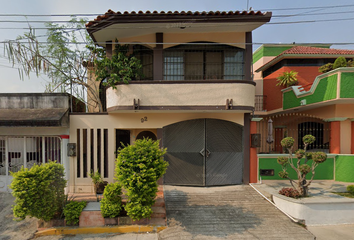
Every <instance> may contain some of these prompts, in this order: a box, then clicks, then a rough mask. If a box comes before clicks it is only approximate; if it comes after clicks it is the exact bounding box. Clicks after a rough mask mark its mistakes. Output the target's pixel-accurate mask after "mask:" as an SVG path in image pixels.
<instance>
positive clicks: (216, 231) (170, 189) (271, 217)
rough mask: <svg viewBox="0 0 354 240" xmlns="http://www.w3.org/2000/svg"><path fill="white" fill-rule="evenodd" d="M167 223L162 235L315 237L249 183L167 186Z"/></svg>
mask: <svg viewBox="0 0 354 240" xmlns="http://www.w3.org/2000/svg"><path fill="white" fill-rule="evenodd" d="M164 194H165V204H166V213H167V220H168V226H169V228H167V229H166V230H164V231H162V232H161V233H160V234H159V239H169V240H174V239H272V240H274V239H287V240H289V239H299V240H300V239H301V240H305V239H314V236H313V235H312V234H311V233H310V232H309V231H307V230H306V229H305V228H304V227H302V226H300V225H298V224H296V223H293V222H292V221H291V220H290V219H289V218H288V217H286V216H285V215H284V214H283V213H282V212H280V211H279V210H278V209H277V208H275V207H274V206H273V205H272V204H270V203H269V202H267V201H266V200H265V199H263V198H262V197H261V196H260V195H259V194H258V193H257V192H256V191H255V190H254V189H252V188H251V187H250V186H248V185H237V186H224V187H211V188H202V187H177V186H164Z"/></svg>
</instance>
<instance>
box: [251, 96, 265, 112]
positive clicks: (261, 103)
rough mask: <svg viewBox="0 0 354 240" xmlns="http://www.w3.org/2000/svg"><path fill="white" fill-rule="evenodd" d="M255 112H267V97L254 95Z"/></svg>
mask: <svg viewBox="0 0 354 240" xmlns="http://www.w3.org/2000/svg"><path fill="white" fill-rule="evenodd" d="M254 110H255V111H267V96H266V95H256V99H255V108H254Z"/></svg>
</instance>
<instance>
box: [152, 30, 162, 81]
mask: <svg viewBox="0 0 354 240" xmlns="http://www.w3.org/2000/svg"><path fill="white" fill-rule="evenodd" d="M158 43H161V44H158ZM162 43H163V33H156V47H155V48H154V58H153V68H154V71H153V75H154V79H153V80H163V44H162Z"/></svg>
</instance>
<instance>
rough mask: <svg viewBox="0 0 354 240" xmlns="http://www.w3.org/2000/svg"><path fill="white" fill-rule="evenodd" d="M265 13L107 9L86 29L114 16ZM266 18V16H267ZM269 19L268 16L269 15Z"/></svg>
mask: <svg viewBox="0 0 354 240" xmlns="http://www.w3.org/2000/svg"><path fill="white" fill-rule="evenodd" d="M266 14H267V13H263V12H261V11H257V12H255V11H242V12H240V11H229V12H225V11H223V12H220V11H215V12H214V11H209V12H206V11H203V12H198V11H196V12H192V11H187V12H186V11H181V12H179V11H174V12H172V11H168V12H164V11H161V12H158V11H153V12H151V11H146V12H143V11H138V12H135V11H132V12H128V11H125V12H123V13H121V12H114V11H112V10H111V9H109V10H108V11H107V12H106V13H105V14H103V15H99V16H97V17H96V18H95V19H94V20H93V21H90V22H88V23H87V24H86V27H87V28H89V27H90V26H91V25H93V24H95V23H99V22H100V21H102V20H104V19H107V18H110V17H114V16H118V15H119V16H127V17H128V16H152V15H154V16H156V15H165V16H166V15H174V16H191V15H192V16H222V15H249V16H255V15H258V16H266ZM267 16H268V15H267ZM269 17H270V15H269Z"/></svg>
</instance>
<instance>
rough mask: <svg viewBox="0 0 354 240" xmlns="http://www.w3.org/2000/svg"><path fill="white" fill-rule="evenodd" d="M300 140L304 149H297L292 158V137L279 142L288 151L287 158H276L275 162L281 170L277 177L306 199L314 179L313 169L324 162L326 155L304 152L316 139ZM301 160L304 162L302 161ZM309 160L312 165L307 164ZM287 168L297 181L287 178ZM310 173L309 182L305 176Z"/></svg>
mask: <svg viewBox="0 0 354 240" xmlns="http://www.w3.org/2000/svg"><path fill="white" fill-rule="evenodd" d="M302 140H303V142H304V149H298V150H297V151H296V152H295V157H294V156H293V146H294V142H295V140H294V139H293V138H292V137H286V138H284V139H283V140H281V142H280V143H281V145H282V146H283V147H284V148H286V149H288V151H289V157H278V159H277V162H278V164H280V165H281V167H282V169H283V170H282V171H280V172H279V177H281V178H287V179H289V180H290V183H291V185H292V186H293V188H295V189H296V190H297V191H298V192H299V193H300V196H301V197H306V196H308V187H309V185H310V184H311V182H312V181H313V178H314V177H315V169H316V167H317V166H318V164H320V163H323V162H324V161H326V159H327V154H326V153H324V152H311V153H309V152H306V149H307V147H308V145H309V144H311V143H313V142H315V140H316V138H315V137H314V136H312V135H306V136H304V137H303V138H302ZM303 158H304V160H302V159H303ZM295 159H296V160H295ZM310 160H312V163H310V162H309V161H310ZM288 166H290V167H291V168H292V169H293V170H294V171H295V172H296V175H297V180H293V179H291V178H290V177H289V173H288V169H287V168H288ZM310 172H311V173H312V176H311V178H310V180H307V179H306V175H307V174H308V173H310Z"/></svg>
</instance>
